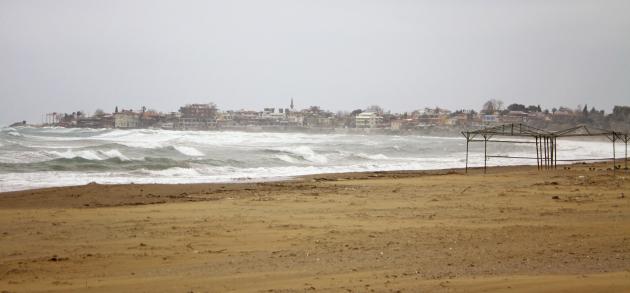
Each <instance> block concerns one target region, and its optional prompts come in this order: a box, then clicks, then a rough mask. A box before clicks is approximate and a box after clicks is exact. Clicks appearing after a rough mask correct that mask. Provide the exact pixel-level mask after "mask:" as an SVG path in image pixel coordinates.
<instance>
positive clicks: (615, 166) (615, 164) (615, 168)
mask: <svg viewBox="0 0 630 293" xmlns="http://www.w3.org/2000/svg"><path fill="white" fill-rule="evenodd" d="M616 139H617V137H616V136H615V132H613V176H615V174H616V173H617V158H616V157H617V156H616V153H617V152H615V140H616Z"/></svg>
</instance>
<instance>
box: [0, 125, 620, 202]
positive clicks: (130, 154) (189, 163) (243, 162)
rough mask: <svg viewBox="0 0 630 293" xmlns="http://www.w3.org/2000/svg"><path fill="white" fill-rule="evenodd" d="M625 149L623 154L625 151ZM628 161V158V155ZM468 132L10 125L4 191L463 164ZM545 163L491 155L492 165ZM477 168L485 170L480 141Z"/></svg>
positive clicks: (596, 145) (565, 154)
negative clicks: (480, 167)
mask: <svg viewBox="0 0 630 293" xmlns="http://www.w3.org/2000/svg"><path fill="white" fill-rule="evenodd" d="M619 149H620V148H619ZM488 154H489V155H492V156H502V155H503V156H507V155H509V156H516V157H532V156H533V157H535V156H536V149H535V147H534V146H533V145H531V144H508V143H489V145H488ZM558 154H559V155H558V158H559V159H582V158H584V159H592V158H610V157H611V156H612V146H611V143H610V142H606V141H603V140H602V141H597V140H595V141H594V140H562V141H560V140H559V141H558ZM620 154H621V155H623V154H622V153H620ZM465 159H466V140H465V139H464V138H463V137H462V136H453V135H451V136H428V135H411V134H409V135H379V134H367V133H366V134H356V133H355V134H350V133H332V134H331V133H329V134H312V133H283V132H246V131H170V130H153V129H133V130H120V129H83V128H41V127H16V128H11V127H4V128H1V130H0V192H6V191H15V190H25V189H34V188H43V187H54V186H71V185H83V184H87V183H91V182H96V183H100V184H120V183H167V184H176V183H208V182H258V181H273V180H284V179H291V178H294V177H296V176H300V175H310V174H323V173H341V172H364V171H392V170H431V169H450V168H463V167H464V166H465ZM523 164H533V165H535V164H536V160H532V159H527V158H520V159H505V158H490V159H489V160H488V165H489V166H496V165H523ZM469 166H471V167H475V166H477V167H479V166H483V143H471V144H470V155H469Z"/></svg>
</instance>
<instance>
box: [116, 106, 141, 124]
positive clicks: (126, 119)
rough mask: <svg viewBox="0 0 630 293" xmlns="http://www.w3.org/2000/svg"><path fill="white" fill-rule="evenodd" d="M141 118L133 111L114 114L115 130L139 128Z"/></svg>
mask: <svg viewBox="0 0 630 293" xmlns="http://www.w3.org/2000/svg"><path fill="white" fill-rule="evenodd" d="M138 127H140V116H139V115H138V113H134V112H133V111H132V110H122V111H120V112H117V113H114V128H138Z"/></svg>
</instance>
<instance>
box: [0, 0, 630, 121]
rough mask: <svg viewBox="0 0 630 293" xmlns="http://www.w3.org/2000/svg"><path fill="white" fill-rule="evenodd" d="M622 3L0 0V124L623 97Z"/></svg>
mask: <svg viewBox="0 0 630 293" xmlns="http://www.w3.org/2000/svg"><path fill="white" fill-rule="evenodd" d="M629 13H630V1H627V0H619V1H615V0H608V1H606V0H593V1H579V0H567V1H551V0H541V1H536V0H531V1H526V0H496V1H480V0H461V1H444V0H436V1H411V0H410V1H402V0H401V1H395V0H380V1H372V0H360V1H359V0H357V1H351V0H332V1H315V0H312V1H305V0H304V1H301V0H286V1H262V0H252V1H238V0H229V1H228V0H225V1H156V0H147V1H129V0H124V1H112V0H101V1H91V0H76V1H63V0H56V1H30V0H0V102H1V103H0V104H1V105H0V124H3V125H4V124H8V123H10V122H14V121H17V120H22V119H26V120H28V121H30V122H36V123H38V122H41V115H42V113H45V112H53V111H57V112H72V111H76V110H84V111H87V112H90V113H91V112H93V111H94V110H95V109H97V108H102V109H104V110H106V111H112V110H113V108H114V106H119V107H122V108H134V109H138V108H140V107H141V106H143V105H146V106H147V107H148V108H154V109H157V110H160V111H175V110H177V109H178V107H179V106H180V105H182V104H185V103H193V102H214V103H216V104H217V105H218V106H219V108H220V109H241V108H247V109H261V108H262V107H279V106H282V107H286V106H288V104H289V101H290V98H291V97H294V98H295V104H296V106H297V107H298V108H303V107H308V106H310V105H320V106H322V107H323V108H326V109H330V110H353V109H357V108H365V107H367V106H369V105H371V104H378V105H381V106H382V107H383V108H385V109H389V110H392V111H408V110H413V109H418V108H422V107H424V106H431V107H434V106H440V107H446V108H450V109H458V108H473V109H479V108H481V105H482V104H483V102H484V101H486V100H488V99H490V98H494V99H500V100H503V101H504V102H505V104H506V105H507V104H509V103H512V102H521V103H524V104H541V105H542V107H543V108H546V107H547V108H551V107H553V106H558V105H566V106H570V107H572V108H573V107H576V106H577V105H578V104H582V105H583V104H588V105H589V107H590V106H595V107H597V108H604V109H606V110H607V112H608V111H610V110H611V109H612V106H613V105H616V104H624V105H630V16H629V15H630V14H629Z"/></svg>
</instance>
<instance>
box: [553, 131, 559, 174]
mask: <svg viewBox="0 0 630 293" xmlns="http://www.w3.org/2000/svg"><path fill="white" fill-rule="evenodd" d="M553 148H554V151H553V153H554V156H553V168H554V169H557V168H558V138H557V137H554V138H553Z"/></svg>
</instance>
